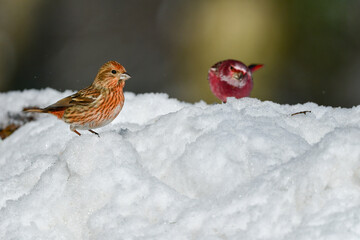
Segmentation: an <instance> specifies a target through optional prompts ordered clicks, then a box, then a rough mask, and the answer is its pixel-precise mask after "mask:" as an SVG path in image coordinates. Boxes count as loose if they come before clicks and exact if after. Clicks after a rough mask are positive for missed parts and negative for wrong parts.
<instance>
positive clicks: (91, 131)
mask: <svg viewBox="0 0 360 240" xmlns="http://www.w3.org/2000/svg"><path fill="white" fill-rule="evenodd" d="M89 132H91V133H93V134H96V135H97V136H98V137H100V135H99V134H98V133H97V132H95V131H93V130H91V129H89Z"/></svg>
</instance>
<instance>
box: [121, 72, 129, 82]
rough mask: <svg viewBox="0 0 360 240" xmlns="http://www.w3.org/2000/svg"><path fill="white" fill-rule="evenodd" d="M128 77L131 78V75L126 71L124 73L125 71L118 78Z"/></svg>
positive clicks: (124, 78)
mask: <svg viewBox="0 0 360 240" xmlns="http://www.w3.org/2000/svg"><path fill="white" fill-rule="evenodd" d="M129 78H131V76H130V75H129V74H128V73H126V72H125V73H123V74H121V75H120V80H124V81H126V80H128V79H129Z"/></svg>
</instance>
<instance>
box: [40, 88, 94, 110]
mask: <svg viewBox="0 0 360 240" xmlns="http://www.w3.org/2000/svg"><path fill="white" fill-rule="evenodd" d="M99 95H100V91H99V90H97V89H94V88H93V87H88V88H84V89H82V90H80V91H79V92H77V93H75V94H73V95H71V96H68V97H66V98H63V99H61V100H59V101H57V102H56V103H54V104H52V105H50V106H48V107H46V108H45V109H44V110H45V111H60V110H65V109H66V108H68V107H71V106H74V105H83V106H86V105H88V104H90V103H92V102H94V101H95V100H96V98H97V97H98V96H99Z"/></svg>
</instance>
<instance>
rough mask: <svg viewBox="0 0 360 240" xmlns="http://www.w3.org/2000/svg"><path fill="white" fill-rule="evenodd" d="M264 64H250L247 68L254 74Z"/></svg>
mask: <svg viewBox="0 0 360 240" xmlns="http://www.w3.org/2000/svg"><path fill="white" fill-rule="evenodd" d="M263 66H264V64H251V65H249V66H248V68H249V69H250V71H251V72H255V71H256V70H258V69H260V68H262V67H263Z"/></svg>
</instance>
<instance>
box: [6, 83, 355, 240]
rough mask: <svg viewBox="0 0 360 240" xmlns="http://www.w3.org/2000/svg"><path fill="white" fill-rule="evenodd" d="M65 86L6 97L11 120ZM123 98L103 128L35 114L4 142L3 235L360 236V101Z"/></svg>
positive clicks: (48, 101)
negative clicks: (345, 104)
mask: <svg viewBox="0 0 360 240" xmlns="http://www.w3.org/2000/svg"><path fill="white" fill-rule="evenodd" d="M69 94H71V92H70V91H67V92H64V93H60V92H57V91H55V90H52V89H45V90H40V91H39V90H27V91H23V92H9V93H3V94H0V101H1V103H2V104H1V106H0V119H1V123H2V124H4V123H7V122H9V121H11V119H10V117H9V116H13V115H16V113H19V112H20V111H21V109H22V108H23V107H27V106H30V105H31V106H41V107H45V106H47V105H48V104H51V103H53V102H55V101H57V100H58V99H59V98H61V97H65V96H67V95H69ZM125 98H126V101H125V106H124V108H123V111H122V112H121V113H120V115H119V116H118V117H117V118H116V119H115V121H113V122H112V123H111V124H109V125H107V126H105V127H103V128H100V129H97V131H98V132H99V134H100V135H101V137H100V138H98V137H97V136H96V135H94V134H91V133H89V132H88V131H82V134H83V135H82V136H81V137H79V136H77V135H76V134H74V133H73V132H71V131H70V130H69V126H68V125H66V124H65V123H63V122H62V121H59V120H58V119H56V117H54V116H52V115H49V114H38V115H37V116H38V117H37V119H36V121H32V122H28V123H26V124H25V125H23V126H22V127H21V128H19V129H18V130H17V131H16V132H14V133H13V134H12V135H11V136H10V137H8V138H6V139H5V140H3V141H1V140H0V153H1V155H0V239H104V240H105V239H173V240H175V239H196V240H198V239H199V240H202V239H203V240H215V239H234V240H235V239H236V240H238V239H284V240H285V239H299V240H300V239H348V240H351V239H360V106H357V107H353V108H351V109H344V108H332V107H324V106H318V105H316V104H314V103H306V104H298V105H294V106H290V105H279V104H276V103H273V102H268V101H265V102H262V101H259V100H257V99H254V98H244V99H240V100H237V99H233V98H231V99H229V100H228V102H227V103H226V104H213V105H207V104H205V103H204V102H199V103H196V104H189V103H183V102H179V101H178V100H176V99H169V98H168V96H167V95H166V94H154V93H149V94H140V95H135V94H133V93H126V94H125ZM304 110H311V113H308V114H307V115H304V114H299V115H295V116H291V113H294V112H298V111H304Z"/></svg>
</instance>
